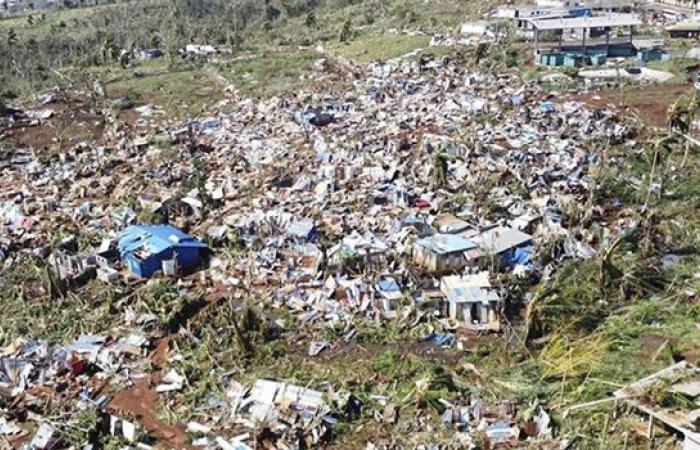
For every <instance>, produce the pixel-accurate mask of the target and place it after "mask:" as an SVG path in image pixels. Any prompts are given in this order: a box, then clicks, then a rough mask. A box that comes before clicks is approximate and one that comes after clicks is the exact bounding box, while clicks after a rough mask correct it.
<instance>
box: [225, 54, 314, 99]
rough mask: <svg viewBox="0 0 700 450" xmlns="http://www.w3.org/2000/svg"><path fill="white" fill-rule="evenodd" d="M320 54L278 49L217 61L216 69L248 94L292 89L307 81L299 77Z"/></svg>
mask: <svg viewBox="0 0 700 450" xmlns="http://www.w3.org/2000/svg"><path fill="white" fill-rule="evenodd" d="M319 57H320V56H319V55H318V54H317V53H315V52H313V51H309V50H297V49H282V50H279V51H274V52H270V51H267V52H263V53H262V54H259V55H254V56H251V57H249V58H242V59H240V60H237V61H233V62H228V63H224V64H218V65H217V66H216V71H217V72H218V73H219V74H221V75H222V76H224V77H225V78H226V79H228V80H229V81H230V82H231V83H233V84H234V85H235V86H236V88H238V89H239V90H240V91H241V93H243V94H244V95H247V96H250V97H256V98H260V97H270V96H274V95H279V94H283V93H289V92H294V91H296V90H297V89H300V88H302V87H304V86H305V85H306V84H307V83H309V82H310V81H311V80H310V79H302V74H304V72H306V71H308V70H309V69H310V68H311V66H312V65H313V62H314V61H315V60H316V59H318V58H319Z"/></svg>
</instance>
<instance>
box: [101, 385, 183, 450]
mask: <svg viewBox="0 0 700 450" xmlns="http://www.w3.org/2000/svg"><path fill="white" fill-rule="evenodd" d="M158 401H159V394H158V393H157V392H156V390H155V389H154V388H153V387H152V386H151V383H150V380H139V381H137V382H136V383H134V385H133V386H132V387H131V388H129V389H127V390H125V391H122V392H120V393H119V394H117V395H116V396H115V397H114V398H113V399H112V401H111V403H110V404H109V410H110V411H111V412H113V413H115V414H118V415H120V416H127V417H135V418H136V419H137V420H138V421H139V423H140V424H141V426H143V428H144V429H145V430H146V431H147V432H148V434H149V436H152V437H153V438H155V439H158V440H160V441H163V442H165V443H166V444H167V445H169V446H172V448H176V449H188V450H189V449H193V447H192V446H190V445H189V438H188V436H187V433H186V431H185V427H184V425H168V424H166V423H164V422H163V421H161V420H160V419H159V418H158Z"/></svg>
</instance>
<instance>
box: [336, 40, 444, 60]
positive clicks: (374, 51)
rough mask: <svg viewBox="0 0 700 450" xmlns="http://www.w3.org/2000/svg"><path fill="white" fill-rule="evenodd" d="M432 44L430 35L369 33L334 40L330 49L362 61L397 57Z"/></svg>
mask: <svg viewBox="0 0 700 450" xmlns="http://www.w3.org/2000/svg"><path fill="white" fill-rule="evenodd" d="M428 44H430V37H429V36H416V35H406V34H367V35H361V36H358V37H356V38H355V39H353V40H351V41H349V42H334V43H331V44H329V45H328V49H329V50H330V51H332V52H335V53H337V54H339V55H341V56H344V57H346V58H349V59H352V60H354V61H357V62H361V63H368V62H372V61H376V60H383V61H385V60H387V59H392V58H396V57H399V56H402V55H405V54H407V53H410V52H412V51H414V50H417V49H424V48H426V47H428Z"/></svg>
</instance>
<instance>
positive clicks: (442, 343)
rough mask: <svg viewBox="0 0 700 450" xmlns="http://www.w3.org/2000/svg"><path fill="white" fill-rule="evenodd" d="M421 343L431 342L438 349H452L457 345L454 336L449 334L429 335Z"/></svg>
mask: <svg viewBox="0 0 700 450" xmlns="http://www.w3.org/2000/svg"><path fill="white" fill-rule="evenodd" d="M423 341H424V342H433V343H434V344H435V345H437V346H439V347H454V346H455V345H456V344H457V338H456V337H455V335H454V334H449V333H445V334H442V333H430V334H429V335H427V336H426V337H425V339H424V340H423Z"/></svg>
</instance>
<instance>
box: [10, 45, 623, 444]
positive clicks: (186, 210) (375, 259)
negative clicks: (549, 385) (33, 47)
mask: <svg viewBox="0 0 700 450" xmlns="http://www.w3.org/2000/svg"><path fill="white" fill-rule="evenodd" d="M365 70H366V73H365V75H364V76H363V77H360V78H359V79H357V80H355V81H354V83H353V85H352V88H351V89H349V90H347V91H345V92H342V93H341V94H338V93H333V92H330V93H329V92H324V93H320V92H319V90H318V89H317V90H315V91H308V92H298V93H296V94H295V95H293V96H290V97H287V98H273V99H269V100H265V101H260V102H255V101H253V100H251V99H245V98H241V97H240V96H239V95H238V94H237V93H236V92H235V91H234V92H232V93H231V95H230V97H228V98H225V99H222V101H221V102H220V103H219V104H218V105H217V106H216V107H215V108H213V109H212V110H211V117H207V118H201V119H195V120H189V121H186V122H184V123H175V122H171V121H168V120H167V119H166V118H164V117H162V115H159V116H153V115H150V114H147V115H145V116H144V117H142V118H141V119H140V121H139V127H137V128H136V130H134V129H131V128H129V127H128V126H123V125H122V124H119V123H115V124H114V125H113V126H112V128H111V129H110V130H109V131H108V132H107V134H106V137H105V142H104V143H101V144H100V143H92V144H91V143H86V144H84V145H80V146H78V147H76V148H74V149H72V150H70V151H60V152H58V154H57V155H56V158H55V159H54V160H52V161H50V162H47V161H46V160H45V159H44V158H42V155H40V154H39V153H38V152H35V151H32V150H31V149H20V150H18V151H17V152H15V153H14V154H13V155H12V156H11V158H10V159H9V160H8V161H5V162H4V163H3V165H2V175H3V179H5V180H7V182H5V183H3V185H2V187H0V228H1V229H2V230H1V231H0V236H1V237H0V261H1V262H2V264H3V266H4V267H5V268H9V267H11V266H12V265H13V264H15V263H17V262H18V261H20V260H21V258H23V257H25V256H26V255H30V256H31V257H32V258H35V259H36V260H38V261H42V262H43V263H44V264H45V265H46V266H47V267H49V268H50V269H51V270H52V272H53V273H54V274H55V277H56V278H57V280H58V281H59V282H60V284H61V287H62V289H63V290H64V292H65V291H66V290H69V289H76V288H79V286H80V285H83V284H85V283H112V284H115V283H119V284H124V283H128V282H130V281H133V280H137V279H139V278H150V277H154V276H160V275H159V274H162V275H163V276H169V277H178V276H179V277H184V278H186V279H187V280H188V281H189V284H185V285H182V286H181V288H183V289H187V286H190V287H191V288H192V289H195V287H196V288H199V289H201V288H203V289H206V290H209V291H210V292H213V291H222V290H223V291H225V292H228V293H229V295H230V296H231V297H240V296H242V295H244V293H245V294H246V295H250V296H252V297H253V298H255V297H256V296H258V297H265V298H272V299H273V302H272V303H273V305H274V307H275V308H276V309H278V310H286V311H288V312H289V313H291V314H293V315H296V316H297V318H298V319H299V320H298V327H300V328H302V329H313V328H327V327H331V328H335V329H337V330H345V331H344V334H343V336H344V337H343V340H345V341H346V342H349V341H351V340H352V339H353V338H354V336H355V333H356V325H357V324H358V323H359V322H361V321H371V322H372V323H380V324H381V323H382V321H385V320H395V319H396V318H399V319H401V320H405V319H407V318H409V317H411V320H410V323H412V324H413V325H414V326H415V325H417V324H419V323H426V322H427V323H430V324H431V327H432V329H433V330H434V333H433V334H432V335H429V336H427V339H428V340H430V341H431V342H436V344H437V345H448V346H449V345H455V346H457V345H462V344H464V343H465V342H468V341H469V340H470V339H473V338H475V336H477V335H478V334H483V333H488V332H499V331H501V330H502V324H503V321H502V318H503V317H502V314H503V301H502V299H503V298H504V296H505V295H506V294H507V293H508V290H509V286H508V284H507V283H506V282H504V281H503V280H504V279H505V278H504V277H503V275H508V276H509V277H510V276H511V275H514V276H517V277H521V278H523V279H526V280H528V281H527V282H528V283H531V284H534V283H537V282H540V281H541V280H542V279H546V278H547V277H549V276H550V275H551V273H552V272H553V271H554V270H556V268H557V266H558V264H560V263H561V262H562V261H563V260H564V259H567V258H589V257H591V256H593V255H594V254H595V251H596V250H595V249H596V248H597V247H598V244H599V243H600V241H599V239H600V238H601V236H602V239H607V238H608V237H609V236H611V235H614V234H615V233H617V231H618V230H619V229H620V228H621V227H622V225H623V222H624V221H625V220H626V219H625V218H624V215H621V216H620V217H617V216H615V217H612V216H610V211H609V210H605V209H604V208H602V207H596V206H593V205H592V204H591V203H590V198H591V189H592V185H591V183H592V178H591V168H592V167H593V166H594V165H596V164H598V163H600V162H601V159H602V158H603V157H604V149H602V148H601V143H605V142H610V143H618V144H619V143H623V144H625V145H627V146H628V147H629V148H630V151H634V150H635V149H636V147H637V144H636V142H635V141H634V130H632V129H631V128H629V127H628V126H627V125H625V123H624V122H623V121H621V120H620V119H619V118H617V117H616V116H615V115H614V114H613V113H612V112H609V111H606V110H590V109H588V108H587V107H585V106H584V105H582V104H580V103H576V102H568V101H560V100H559V99H557V98H552V96H550V95H548V94H547V93H545V92H543V91H541V90H539V89H538V88H537V86H536V85H534V84H531V83H528V82H524V81H523V80H522V79H521V78H520V77H519V76H518V75H516V74H514V73H513V74H510V73H503V74H499V75H493V74H489V75H487V74H483V73H479V72H476V71H472V70H468V69H465V68H464V66H462V65H460V64H459V62H458V61H456V60H454V59H451V58H444V59H441V60H430V59H425V58H422V59H421V61H420V62H409V61H404V62H400V63H396V64H393V63H392V64H387V63H385V64H380V63H376V64H372V65H369V66H368V67H366V69H365ZM144 111H146V110H144ZM47 114H48V113H47ZM605 162H606V164H611V163H614V161H610V160H606V161H605ZM586 205H587V206H586ZM622 207H623V206H622V205H619V204H615V205H612V206H611V207H610V208H612V209H613V210H614V209H617V210H620V209H621V208H622ZM579 210H582V211H583V214H582V216H576V215H575V213H574V211H579ZM606 214H608V217H605V215H606ZM590 224H594V226H595V228H596V232H595V233H594V232H592V231H591V229H590V226H589V225H590ZM59 230H60V231H64V232H65V231H66V230H80V236H78V235H72V236H68V237H66V238H63V239H62V240H60V241H59V242H56V240H55V239H54V236H56V235H57V232H58V231H59ZM77 240H80V241H81V242H100V243H101V244H100V245H99V246H95V247H92V248H91V249H86V247H85V246H84V245H78V243H77ZM198 269H201V270H200V271H199V273H198V274H197V275H196V276H192V275H191V273H192V272H194V271H197V270H198ZM94 278H97V279H98V281H92V280H93V279H94ZM257 294H259V295H257ZM519 301H520V302H521V303H522V304H523V305H524V304H525V303H526V301H527V298H521V299H519ZM148 342H149V340H148V338H147V337H145V336H142V335H139V334H138V333H134V334H133V335H126V336H124V337H120V338H112V337H107V336H99V337H97V336H83V337H78V338H77V340H76V341H75V342H73V343H70V344H67V345H60V344H51V343H44V342H25V343H22V344H18V345H14V346H9V347H6V348H3V349H2V355H3V356H2V366H3V372H2V374H1V375H2V378H0V382H2V383H3V396H6V397H8V398H11V399H12V398H19V397H18V396H20V394H23V395H22V396H21V398H22V399H21V401H22V402H24V403H25V404H27V405H28V404H29V403H31V402H37V401H41V397H42V396H48V397H49V398H53V401H54V402H56V401H58V402H63V400H61V399H60V395H75V394H76V392H78V393H79V394H78V396H77V397H74V398H73V400H77V403H75V406H74V409H75V410H80V409H84V408H87V407H97V408H102V407H103V406H104V404H105V402H106V401H107V400H106V399H105V398H103V397H102V396H101V394H100V389H97V388H95V387H92V388H90V387H88V386H89V385H90V384H91V383H93V382H94V381H95V380H94V377H96V378H97V379H100V380H105V381H107V380H108V381H109V383H117V384H128V383H130V382H132V381H133V379H134V377H137V378H138V376H139V375H138V374H139V373H142V372H143V371H144V370H146V367H145V366H144V364H145V363H146V362H147V357H146V354H147V351H146V350H145V349H147V348H148ZM328 344H329V343H327V342H318V341H314V340H312V341H310V342H309V345H310V349H309V354H310V355H312V356H315V355H317V354H319V353H320V352H322V351H324V349H325V348H327V346H328ZM66 373H72V377H69V379H70V380H72V381H70V383H69V384H71V383H72V384H77V385H80V389H77V388H75V389H71V388H69V387H70V386H69V387H67V386H65V383H66V382H65V380H66V378H65V374H66ZM88 381H89V382H90V383H88ZM328 381H329V382H330V383H332V380H328ZM163 383H164V384H162V385H159V388H158V390H159V392H162V393H163V394H164V395H167V392H168V391H169V390H170V389H171V388H173V389H177V388H178V386H180V387H181V386H182V384H183V383H186V380H184V379H183V378H182V375H179V374H177V373H168V374H167V375H166V376H165V379H164V380H163ZM59 388H60V389H59ZM60 392H62V393H63V394H60ZM325 396H329V397H334V396H336V394H335V393H333V390H332V388H330V387H329V390H328V392H325V394H324V393H322V392H320V391H315V390H310V389H306V388H302V387H298V386H294V385H289V384H284V383H276V382H272V381H262V380H261V381H258V382H257V383H256V384H255V385H254V386H252V389H251V390H250V391H249V392H248V390H247V389H244V388H243V386H241V385H239V384H238V383H236V382H234V381H232V382H231V390H230V391H229V392H228V393H227V398H226V402H225V411H224V410H217V411H216V412H215V413H212V414H213V415H214V416H215V417H216V418H217V420H213V421H211V423H206V424H197V423H193V424H190V427H191V428H192V430H194V432H196V433H200V434H203V435H204V437H202V438H199V439H196V440H195V441H193V442H192V444H193V445H198V446H203V447H206V448H217V447H218V448H224V449H228V448H237V449H242V448H247V447H246V445H254V444H252V443H251V442H252V441H251V440H250V439H251V438H252V436H256V437H255V438H256V439H257V438H258V437H257V436H258V435H257V434H244V435H243V437H242V438H240V439H238V440H235V439H234V440H231V438H228V440H227V438H224V437H213V436H215V434H216V433H215V432H213V431H212V430H225V429H228V427H229V426H230V425H231V424H232V423H233V422H235V423H236V424H237V425H238V426H240V425H241V424H243V425H246V426H247V428H248V429H249V430H250V431H251V432H252V431H253V430H257V429H259V425H260V423H265V424H266V429H268V430H270V432H271V433H273V434H274V436H275V439H276V445H278V447H277V448H309V447H311V446H314V445H318V444H319V442H322V441H324V440H326V439H330V435H329V430H330V429H331V427H332V424H333V423H334V422H335V421H336V420H337V418H336V417H337V414H335V415H334V414H332V411H333V410H332V408H331V407H330V406H329V404H328V403H327V402H326V401H325V400H324V397H325ZM345 400H346V401H347V399H345ZM337 401H340V399H336V401H335V403H336V404H337ZM469 408H472V409H469ZM473 408H474V405H472V406H470V407H467V409H466V411H467V412H465V409H464V408H462V407H459V406H457V405H449V407H448V409H447V411H448V412H447V413H446V415H445V416H444V417H445V420H446V422H449V423H452V424H463V425H464V424H468V423H471V422H474V421H476V422H475V424H474V425H473V426H471V427H469V426H463V427H461V430H462V431H461V432H464V433H467V434H469V430H475V429H483V430H482V431H484V432H485V433H486V434H487V435H489V436H490V437H492V441H493V442H498V440H499V439H506V438H512V439H513V440H515V441H517V440H518V439H520V438H521V435H520V433H519V432H516V431H513V429H512V425H511V424H510V423H505V422H495V423H490V424H487V423H484V424H481V419H482V417H481V416H480V414H478V413H475V412H474V411H473ZM63 413H65V411H64V412H63ZM336 413H337V411H336ZM542 414H545V413H544V412H542ZM292 416H293V417H292ZM0 417H1V416H0ZM3 420H4V422H2V428H1V429H0V430H2V432H0V434H12V433H13V432H17V429H18V427H16V426H15V425H14V423H15V422H14V421H13V419H12V418H10V417H9V416H7V417H6V418H5V419H3ZM61 420H64V419H61ZM115 420H116V419H115ZM119 420H122V419H119ZM232 421H233V422H232ZM547 421H548V419H547V420H545V417H544V416H541V417H540V419H539V422H541V423H542V425H538V427H541V428H542V430H540V431H538V432H531V433H530V434H529V436H535V435H540V436H543V435H548V434H551V430H549V431H547V430H548V423H547ZM40 422H41V423H43V424H44V425H42V428H40V430H39V433H38V434H37V436H35V438H34V440H33V441H32V443H31V444H29V448H34V449H39V448H41V449H48V448H58V447H57V446H52V444H51V442H52V439H55V437H56V436H57V434H56V433H55V432H52V430H54V428H55V427H56V425H52V423H51V422H50V421H49V420H45V421H41V420H40ZM539 422H538V423H539ZM112 425H114V424H112ZM132 425H133V424H131V422H129V421H127V422H124V423H123V424H121V425H119V426H118V427H117V428H119V427H121V428H120V429H121V431H122V432H123V433H126V434H128V435H129V436H135V435H136V434H137V433H135V432H134V431H133V430H132V428H133V427H135V425H134V426H133V427H132ZM479 427H481V428H479ZM244 428H245V427H244ZM112 429H114V426H112ZM8 430H9V431H8ZM126 430H129V431H128V432H127V431H126ZM299 430H302V431H299ZM217 432H218V431H217ZM126 434H125V435H126ZM492 435H493V436H492ZM280 436H282V438H280ZM134 440H135V438H134ZM302 440H303V441H304V444H301V443H300V442H301V441H302ZM246 441H247V442H248V444H244V442H246ZM283 442H286V444H283ZM465 442H466V441H465ZM285 445H286V446H285ZM465 448H468V447H465Z"/></svg>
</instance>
